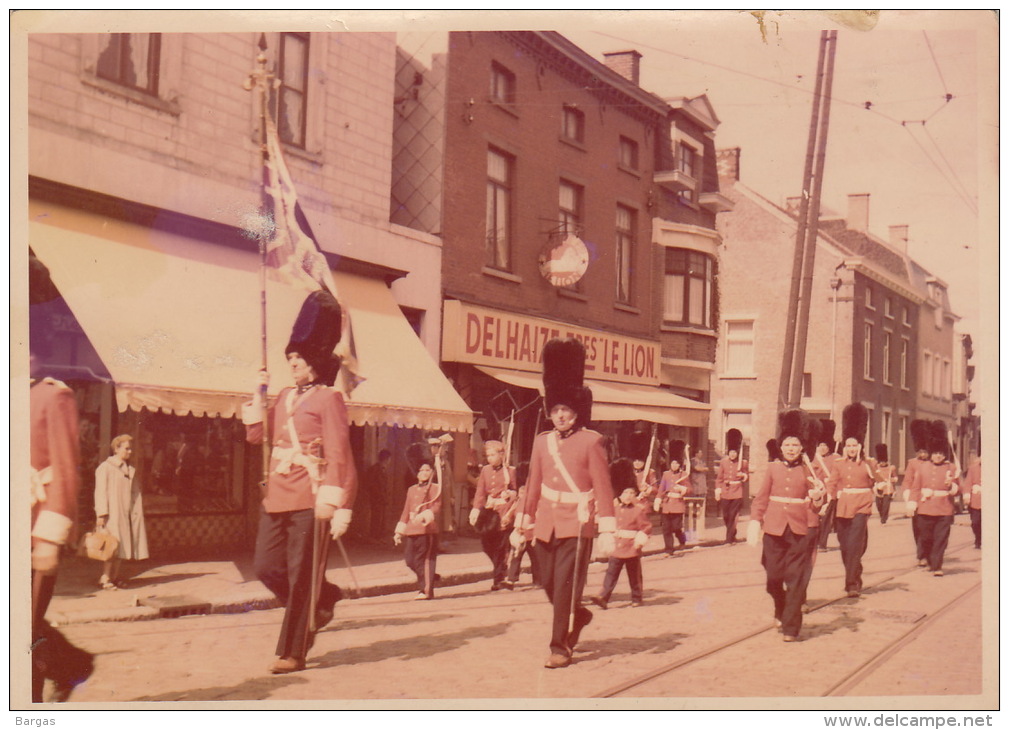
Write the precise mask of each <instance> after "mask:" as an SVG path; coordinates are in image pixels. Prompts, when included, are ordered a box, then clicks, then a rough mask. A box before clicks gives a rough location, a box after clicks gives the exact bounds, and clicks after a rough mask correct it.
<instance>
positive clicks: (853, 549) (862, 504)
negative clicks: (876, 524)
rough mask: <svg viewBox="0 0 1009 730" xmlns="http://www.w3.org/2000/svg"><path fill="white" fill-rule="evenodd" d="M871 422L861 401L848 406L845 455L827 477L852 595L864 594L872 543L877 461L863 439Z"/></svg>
mask: <svg viewBox="0 0 1009 730" xmlns="http://www.w3.org/2000/svg"><path fill="white" fill-rule="evenodd" d="M868 424H869V411H868V410H866V407H865V406H863V405H862V404H861V403H852V404H851V405H850V406H846V407H845V409H844V412H843V414H842V417H841V434H842V438H843V440H844V446H843V457H844V458H842V459H838V460H837V461H835V462H834V464H833V466H832V467H831V470H830V476H829V477H828V478H827V492H828V494H830V496H831V498H832V499H833V500H835V501H836V502H837V516H836V517H835V522H836V525H837V541H838V542H839V543H840V544H841V561H842V562H843V563H844V590H845V592H846V593H847V594H848V597H849V598H858V596H860V595H861V593H862V556H863V555H864V554H865V550H866V548H867V547H868V545H869V529H868V526H869V515H871V514H872V500H873V486H874V485H875V483H876V472H875V464H873V463H872V462H871V461H870V460H868V459H865V458H863V454H862V442H863V441H864V440H865V431H866V428H867V427H868Z"/></svg>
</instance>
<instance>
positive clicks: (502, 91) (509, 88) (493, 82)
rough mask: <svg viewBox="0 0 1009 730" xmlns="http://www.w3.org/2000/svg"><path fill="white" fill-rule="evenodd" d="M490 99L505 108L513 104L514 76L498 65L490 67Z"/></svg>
mask: <svg viewBox="0 0 1009 730" xmlns="http://www.w3.org/2000/svg"><path fill="white" fill-rule="evenodd" d="M490 98H491V101H496V102H497V103H498V104H505V105H507V106H511V105H513V104H514V103H515V74H513V73H512V72H511V71H509V70H508V69H506V68H505V67H504V66H502V65H500V64H498V63H494V64H492V65H491V70H490Z"/></svg>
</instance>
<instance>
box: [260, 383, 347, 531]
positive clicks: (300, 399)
mask: <svg viewBox="0 0 1009 730" xmlns="http://www.w3.org/2000/svg"><path fill="white" fill-rule="evenodd" d="M292 413H293V419H292V420H293V424H294V430H295V431H296V433H297V438H298V442H299V444H300V447H301V452H302V454H315V455H317V456H321V457H322V459H323V462H322V463H320V464H319V465H318V466H317V468H318V473H319V480H320V481H319V484H320V486H319V495H318V497H319V500H320V501H322V502H325V503H326V504H330V505H333V506H335V507H336V508H337V509H352V508H353V505H354V498H355V497H356V495H357V469H356V467H355V466H354V457H353V454H351V453H350V450H349V448H348V447H347V445H348V444H349V443H350V424H349V420H348V418H347V406H346V404H345V403H344V401H343V395H342V394H341V393H340V392H339V391H338V390H336V389H335V388H330V387H325V386H321V385H316V386H313V387H311V388H309V389H308V390H307V391H305V392H304V393H303V394H300V395H299V394H298V393H297V390H296V389H295V388H285V389H284V390H282V391H281V392H280V395H279V396H278V397H277V401H276V403H275V404H274V405H273V406H271V408H270V423H272V424H273V432H272V433H271V434H270V436H271V437H272V439H273V453H272V455H271V458H270V475H269V479H268V480H267V487H266V497H265V498H264V499H263V507H264V508H265V509H266V511H267V512H292V511H295V510H304V509H312V508H314V506H315V503H316V495H315V493H314V492H313V488H312V479H311V477H310V476H309V469H308V467H307V466H306V465H305V464H304V463H298V461H299V459H303V458H304V457H303V456H302V457H299V456H298V455H297V454H296V452H295V451H294V450H292V448H291V447H292V444H293V441H292V439H291V431H290V429H289V427H288V418H289V417H290V416H291V414H292ZM242 421H243V422H244V423H245V434H246V440H247V441H249V442H250V443H254V444H258V443H262V441H263V424H262V413H261V412H256V409H254V408H252V407H251V404H246V407H245V409H244V410H243V417H242ZM320 447H321V449H320ZM320 450H321V453H319V452H320Z"/></svg>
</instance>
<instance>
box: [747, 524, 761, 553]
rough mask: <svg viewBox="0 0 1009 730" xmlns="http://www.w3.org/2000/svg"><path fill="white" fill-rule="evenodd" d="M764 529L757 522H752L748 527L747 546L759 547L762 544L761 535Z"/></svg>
mask: <svg viewBox="0 0 1009 730" xmlns="http://www.w3.org/2000/svg"><path fill="white" fill-rule="evenodd" d="M761 530H762V527H761V525H760V523H759V522H757V521H756V520H750V524H748V525H747V526H746V544H747V545H749V546H750V547H757V546H758V545H759V544H760V533H761Z"/></svg>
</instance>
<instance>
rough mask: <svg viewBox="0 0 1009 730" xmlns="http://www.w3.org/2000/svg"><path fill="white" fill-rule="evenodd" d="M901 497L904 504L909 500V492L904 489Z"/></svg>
mask: <svg viewBox="0 0 1009 730" xmlns="http://www.w3.org/2000/svg"><path fill="white" fill-rule="evenodd" d="M903 497H904V501H905V502H907V501H908V500H909V499H911V490H910V489H905V490H904V494H903Z"/></svg>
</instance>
